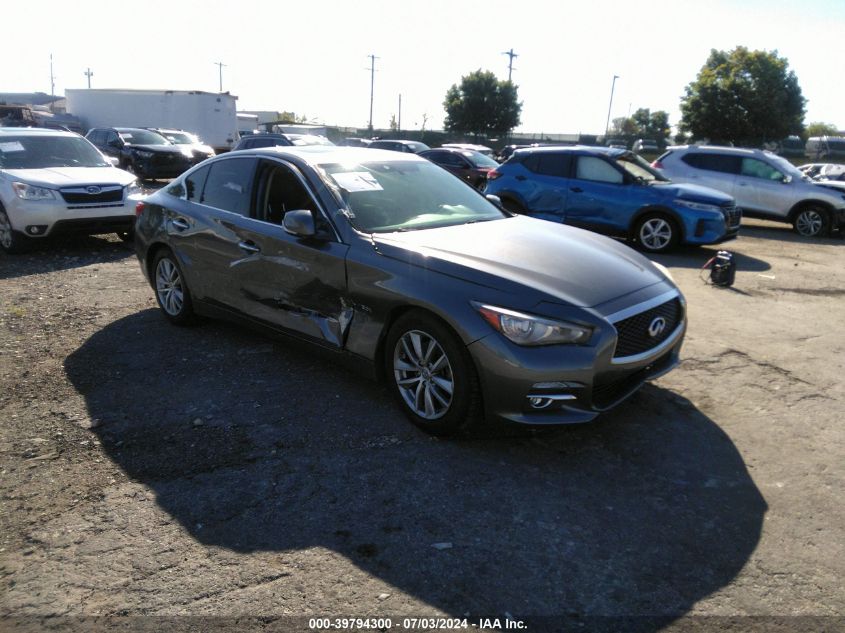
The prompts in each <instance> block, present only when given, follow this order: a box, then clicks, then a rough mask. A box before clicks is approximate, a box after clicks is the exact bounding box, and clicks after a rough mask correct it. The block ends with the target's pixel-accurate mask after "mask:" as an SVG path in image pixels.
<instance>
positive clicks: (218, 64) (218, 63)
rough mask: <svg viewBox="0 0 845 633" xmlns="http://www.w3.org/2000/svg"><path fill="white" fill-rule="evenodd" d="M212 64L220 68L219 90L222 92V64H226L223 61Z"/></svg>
mask: <svg viewBox="0 0 845 633" xmlns="http://www.w3.org/2000/svg"><path fill="white" fill-rule="evenodd" d="M214 65H215V66H218V67H219V70H220V92H223V66H225V65H226V64H224V63H223V62H214Z"/></svg>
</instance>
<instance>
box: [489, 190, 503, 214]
mask: <svg viewBox="0 0 845 633" xmlns="http://www.w3.org/2000/svg"><path fill="white" fill-rule="evenodd" d="M484 197H485V198H487V202H490V203H492V204H494V205H495V206H496V208H498V209H502V210H504V209H505V205H503V204H502V199H501V198H500V197H499V196H494V195H493V194H492V193H488V194H487V195H486V196H484Z"/></svg>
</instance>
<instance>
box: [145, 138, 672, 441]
mask: <svg viewBox="0 0 845 633" xmlns="http://www.w3.org/2000/svg"><path fill="white" fill-rule="evenodd" d="M494 203H495V200H493V201H492V202H491V201H490V200H488V199H485V197H484V196H482V195H481V194H480V193H478V192H477V191H475V190H474V189H473V188H472V187H470V186H468V185H466V184H464V183H462V182H461V181H459V180H458V179H457V178H454V177H453V176H452V175H450V174H448V173H447V172H445V171H444V170H442V169H440V168H439V167H437V166H436V165H433V164H431V163H430V162H428V161H426V160H425V159H422V158H418V157H416V156H413V155H409V154H398V153H395V152H389V151H378V150H370V149H357V148H345V147H301V148H292V147H275V148H267V149H257V150H249V151H241V152H231V153H228V154H224V155H222V156H218V157H216V158H213V159H211V160H209V161H206V162H205V163H203V164H201V165H199V166H197V167H196V168H194V169H192V170H190V171H188V172H187V173H185V174H184V175H182V176H181V177H179V178H178V179H176V180H175V181H174V182H173V183H171V184H170V185H169V186H168V187H166V188H165V189H162V190H160V191H159V192H157V193H155V194H153V195H152V196H150V197H149V198H148V199H147V200H146V201H145V202H144V203H142V204H140V205H139V209H138V220H137V224H136V249H137V254H138V257H139V258H140V263H141V268H142V270H143V272H144V274H145V275H146V276H147V278H148V279H149V281H150V283H151V285H152V287H153V289H154V291H155V296H156V299H157V301H158V304H159V306H160V308H161V310H162V311H163V313H164V316H165V317H167V319H169V320H170V321H171V322H173V323H175V324H177V325H182V324H187V323H190V322H191V321H192V320H193V319H194V317H195V315H197V314H200V315H207V316H213V317H220V318H227V319H233V320H237V321H240V322H244V323H246V324H249V325H252V326H255V327H257V328H259V329H261V330H262V331H264V332H269V333H271V334H281V335H288V336H295V337H297V338H301V339H305V340H307V341H310V342H313V343H315V344H317V345H319V346H322V347H323V348H327V349H329V350H332V351H334V352H337V353H338V354H339V356H340V357H342V358H344V359H348V360H351V361H361V362H362V363H363V364H364V365H365V366H366V367H368V368H369V369H370V370H371V371H372V373H373V374H374V375H375V376H376V377H381V378H382V379H385V380H386V381H387V382H388V384H389V386H390V389H391V391H392V392H393V394H394V395H395V397H396V399H397V401H398V402H399V404H400V406H401V407H402V409H403V410H404V411H405V413H406V414H407V415H408V416H409V417H410V419H411V420H412V421H413V422H415V423H416V424H417V425H419V426H420V427H422V428H423V429H425V430H427V431H429V432H431V433H453V432H456V431H462V430H465V429H468V428H469V427H470V426H472V425H475V424H480V423H483V421H484V420H485V419H486V420H491V419H498V420H505V421H509V422H514V423H521V424H530V425H545V424H566V423H575V422H587V421H589V420H592V419H593V418H595V417H596V416H597V415H598V414H599V412H601V411H604V410H606V409H608V408H610V407H613V406H615V405H616V404H618V403H620V402H621V401H622V400H624V399H625V398H626V397H628V396H629V395H631V394H632V393H633V392H634V391H636V390H637V389H638V388H639V387H640V386H641V385H642V384H643V383H644V382H645V381H647V380H649V379H652V378H655V377H656V376H659V375H662V374H664V373H666V372H668V371H669V370H671V369H672V368H673V367H675V366H676V365H677V363H678V354H679V351H680V348H681V344H682V341H683V337H684V332H685V329H686V319H685V305H684V300H683V297H682V296H681V293H680V292H679V291H678V289H677V287H676V286H675V285H674V284H673V283H672V281H671V280H670V279H669V278H668V276H667V275H666V274H665V271H664V270H663V269H661V268H659V267H657V266H656V265H654V264H652V263H651V262H650V261H649V260H647V259H646V258H644V257H642V256H641V255H639V254H638V253H636V252H634V251H633V250H631V249H629V248H628V247H626V246H624V245H622V244H619V243H617V242H615V241H613V240H611V239H608V238H605V237H602V236H599V235H596V234H594V233H589V232H586V231H582V230H580V229H576V228H572V227H568V226H563V225H557V224H550V223H548V222H543V221H541V220H535V219H533V218H528V217H524V216H516V215H512V214H510V213H508V212H506V211H503V210H502V209H500V208H499V207H498V206H496V205H495V204H494ZM209 345H213V341H211V340H209ZM357 364H358V363H356V365H357Z"/></svg>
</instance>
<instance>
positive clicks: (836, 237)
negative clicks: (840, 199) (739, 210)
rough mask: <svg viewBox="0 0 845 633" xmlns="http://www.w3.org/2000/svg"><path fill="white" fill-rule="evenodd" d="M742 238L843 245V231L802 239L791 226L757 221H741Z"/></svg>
mask: <svg viewBox="0 0 845 633" xmlns="http://www.w3.org/2000/svg"><path fill="white" fill-rule="evenodd" d="M742 236H745V237H753V238H757V239H764V240H778V241H780V242H793V243H799V244H824V245H826V246H841V245H843V244H845V231H843V230H840V231H838V232H836V233H834V234H833V235H831V236H828V237H804V236H803V235H798V234H797V233H796V232H795V231H793V230H792V226H791V225H789V224H784V223H781V222H768V221H766V220H757V219H743V221H742V228H741V229H740V238H741V237H742Z"/></svg>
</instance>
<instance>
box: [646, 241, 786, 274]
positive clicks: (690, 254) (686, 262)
mask: <svg viewBox="0 0 845 633" xmlns="http://www.w3.org/2000/svg"><path fill="white" fill-rule="evenodd" d="M737 246H739V245H737ZM733 248H734V247H733V246H732V243H731V242H726V243H724V244H719V245H716V246H699V247H696V248H683V249H675V250H674V251H671V252H669V253H659V254H657V253H647V254H645V255H646V257H648V258H649V259H651V260H653V261H656V262H659V263H661V264H663V265H664V266H666V267H669V268H693V269H698V268H702V267H703V266H704V265H705V264H706V263H707V262H708V261H710V259H711V258H712V257H714V256H715V255H716V253H718V252H719V251H722V250H727V251H731V252H732V253H733V254H734V261H735V262H736V266H737V269H738V270H743V271H751V272H763V271H765V270H771V268H772V266H771V264H769V262H767V261H765V260H763V259H757V258H756V257H751V256H750V255H745V254H743V253H740V252H737V251H735V250H733Z"/></svg>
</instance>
